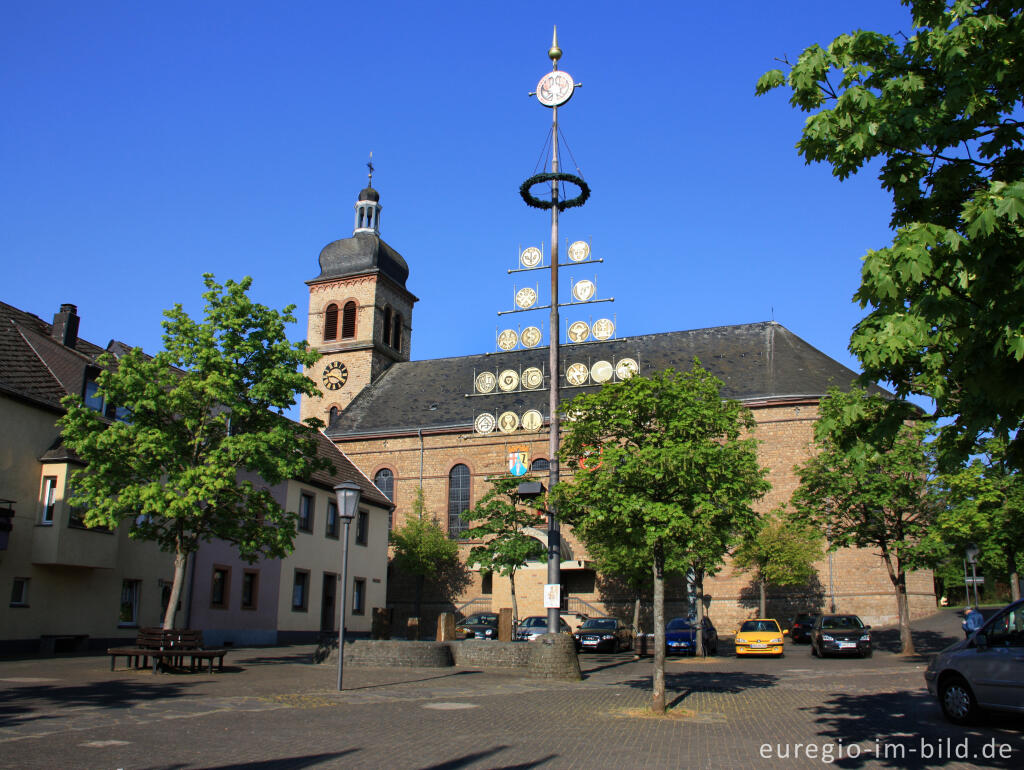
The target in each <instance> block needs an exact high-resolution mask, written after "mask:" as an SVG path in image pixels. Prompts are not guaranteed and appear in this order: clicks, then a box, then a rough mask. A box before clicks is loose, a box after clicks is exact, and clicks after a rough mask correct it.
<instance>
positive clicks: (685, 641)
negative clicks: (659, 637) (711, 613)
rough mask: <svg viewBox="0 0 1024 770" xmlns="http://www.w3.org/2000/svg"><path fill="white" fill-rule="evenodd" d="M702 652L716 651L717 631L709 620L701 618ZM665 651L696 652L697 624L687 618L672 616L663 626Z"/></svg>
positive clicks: (683, 653) (672, 652)
mask: <svg viewBox="0 0 1024 770" xmlns="http://www.w3.org/2000/svg"><path fill="white" fill-rule="evenodd" d="M702 627H703V641H704V654H705V655H715V654H717V653H718V632H717V631H716V630H715V627H714V625H712V623H711V621H710V620H709V619H708V618H707V617H705V618H703V620H702ZM665 652H667V653H668V654H669V655H672V654H675V655H696V654H697V626H696V625H695V622H694V621H693V620H690V619H689V618H673V619H672V620H670V621H669V622H668V625H666V626H665Z"/></svg>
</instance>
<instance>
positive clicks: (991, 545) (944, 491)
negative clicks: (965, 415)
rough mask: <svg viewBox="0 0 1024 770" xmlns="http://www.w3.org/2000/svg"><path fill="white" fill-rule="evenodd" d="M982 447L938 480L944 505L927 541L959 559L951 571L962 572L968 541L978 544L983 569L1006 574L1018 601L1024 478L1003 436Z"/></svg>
mask: <svg viewBox="0 0 1024 770" xmlns="http://www.w3.org/2000/svg"><path fill="white" fill-rule="evenodd" d="M979 450H980V451H979V456H978V457H976V458H975V459H973V460H972V461H971V462H970V463H969V464H968V465H966V466H964V467H962V468H960V469H959V470H957V471H955V472H952V473H946V474H943V475H942V476H940V477H938V478H937V479H936V481H935V483H936V486H938V487H939V491H938V495H939V496H940V498H941V499H942V501H943V502H944V503H945V505H944V506H942V507H941V508H940V510H939V513H938V515H937V518H936V522H935V526H934V527H933V528H932V529H931V530H930V531H929V533H928V541H929V542H930V544H932V545H933V548H934V550H935V551H936V552H938V553H942V554H943V555H944V556H945V557H946V558H947V559H949V560H950V561H952V562H955V565H954V569H953V570H950V571H951V572H952V573H953V574H955V575H957V576H958V577H959V576H962V573H960V572H959V570H960V566H959V565H960V562H961V560H962V559H963V554H964V551H965V549H966V547H967V545H968V544H969V543H975V544H977V545H978V547H979V561H980V562H981V567H982V571H983V572H984V574H985V575H988V576H995V575H1006V576H1007V580H1008V582H1009V584H1010V596H1011V598H1012V599H1013V600H1014V601H1016V600H1017V599H1019V598H1020V568H1021V563H1022V561H1024V479H1022V478H1021V474H1020V473H1019V472H1018V471H1016V470H1015V469H1012V468H1009V467H1008V466H1007V464H1006V462H1005V460H1004V457H1005V451H1006V443H1005V442H1004V441H1002V440H1000V439H988V440H987V441H985V442H983V444H982V445H981V446H980V447H979Z"/></svg>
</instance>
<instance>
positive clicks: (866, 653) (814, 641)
mask: <svg viewBox="0 0 1024 770" xmlns="http://www.w3.org/2000/svg"><path fill="white" fill-rule="evenodd" d="M846 654H852V655H860V656H861V657H862V658H870V657H871V626H865V625H864V623H863V622H861V619H860V618H858V617H857V616H856V615H819V616H818V619H817V620H815V621H814V627H813V628H812V629H811V655H818V656H820V657H825V656H826V655H846Z"/></svg>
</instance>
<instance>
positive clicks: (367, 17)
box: [0, 0, 911, 368]
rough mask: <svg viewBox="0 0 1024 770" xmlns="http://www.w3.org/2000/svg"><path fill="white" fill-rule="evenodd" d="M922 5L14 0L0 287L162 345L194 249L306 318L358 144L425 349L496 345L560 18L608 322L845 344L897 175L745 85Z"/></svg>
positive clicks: (10, 298)
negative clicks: (828, 144) (575, 85)
mask: <svg viewBox="0 0 1024 770" xmlns="http://www.w3.org/2000/svg"><path fill="white" fill-rule="evenodd" d="M909 18H910V17H909V13H908V11H907V9H905V8H904V7H903V6H901V5H899V4H898V3H897V2H896V0H866V1H865V2H860V3H821V2H804V1H802V0H801V1H799V2H792V1H791V2H787V3H785V4H767V3H763V2H757V3H753V2H743V1H741V2H735V3H730V4H709V3H705V4H697V3H679V2H671V3H669V2H664V3H663V2H648V3H643V4H636V5H633V4H626V3H621V2H618V3H610V2H608V3H605V2H593V1H591V2H578V3H577V2H559V3H551V2H546V3H535V2H517V3H501V4H499V3H481V2H476V3H467V2H447V3H441V4H437V3H411V2H410V3H397V2H387V1H386V0H383V1H381V2H373V3H337V2H335V3H329V2H308V3H305V2H304V3H261V2H247V3H241V2H213V3H187V2H184V3H174V4H156V3H135V2H102V0H97V2H92V3H88V4H84V3H77V2H76V3H72V2H63V3H61V2H46V0H35V1H34V2H31V3H5V4H3V7H2V9H0V105H2V111H3V117H2V118H0V260H2V262H0V266H2V269H0V300H3V301H5V302H8V303H10V304H12V305H15V306H17V307H19V308H22V309H24V310H28V311H30V312H34V313H36V314H37V315H40V316H41V317H43V318H44V319H47V320H49V319H50V318H51V317H52V315H53V313H54V312H55V311H56V310H57V309H58V306H59V304H60V303H62V302H72V303H74V304H76V305H77V306H78V308H79V314H80V316H81V317H82V325H81V334H82V335H83V336H84V337H86V338H87V339H90V340H92V341H95V342H97V343H99V344H105V343H106V342H107V341H108V340H109V339H111V338H117V339H120V340H122V341H124V342H127V343H129V344H132V345H140V346H142V347H143V348H145V349H146V350H148V351H150V352H155V351H156V350H158V349H159V347H160V334H161V329H160V325H159V324H160V320H161V312H162V310H163V309H165V308H168V307H170V306H171V305H172V304H173V303H175V302H181V303H183V304H184V305H185V306H186V308H187V309H189V310H190V312H193V313H196V314H198V313H199V312H200V311H201V300H200V292H201V290H202V283H201V274H202V273H204V272H212V273H214V274H215V275H216V277H217V278H218V279H221V280H223V279H226V278H241V277H242V276H245V275H251V276H253V278H254V287H253V295H254V296H255V297H256V298H257V299H258V300H259V301H261V302H264V303H266V304H268V305H271V306H273V307H278V308H280V307H283V306H284V305H287V304H292V303H294V304H295V305H297V306H298V308H297V313H298V315H299V317H300V323H299V324H297V325H296V326H295V327H294V328H293V331H292V338H293V339H301V338H302V337H304V336H305V312H306V304H307V288H306V286H305V283H304V281H306V280H308V279H310V278H313V277H315V276H316V275H317V274H318V272H319V269H318V265H317V256H318V254H319V252H320V249H321V248H323V246H324V245H326V244H327V243H328V242H330V241H333V240H335V239H337V238H343V237H347V236H349V235H351V233H352V226H353V212H352V206H353V203H354V201H355V198H356V193H357V192H358V191H359V190H360V189H361V188H362V187H363V186H364V184H365V182H366V168H365V163H366V160H367V156H368V154H369V152H370V151H371V150H372V151H373V157H374V164H375V166H376V169H377V172H376V174H375V176H374V186H375V187H376V188H377V189H378V190H379V191H380V194H381V203H382V205H383V213H382V228H381V235H382V237H383V238H384V239H385V240H386V241H387V242H388V243H389V244H390V245H391V246H393V247H394V248H395V249H397V250H398V251H399V252H401V253H402V254H403V255H404V256H405V258H406V260H407V261H408V263H409V265H410V271H411V272H410V277H409V281H408V287H409V289H410V290H411V291H412V292H413V293H414V294H416V295H417V296H418V297H419V298H420V302H419V303H418V304H417V306H416V308H415V311H414V315H413V333H412V345H413V348H412V351H413V358H416V359H422V358H433V357H440V356H453V355H463V354H470V353H479V352H484V351H489V350H494V349H495V341H494V340H495V331H496V329H497V327H498V326H499V325H502V326H504V325H505V324H503V323H502V321H501V320H499V319H498V317H497V315H496V312H497V311H498V310H506V309H511V308H512V307H513V284H514V283H515V282H516V279H514V278H513V277H510V276H508V275H507V273H506V270H507V269H508V268H510V267H514V266H515V259H516V254H517V251H518V249H519V248H521V247H524V246H526V245H539V244H540V243H541V242H545V243H546V241H547V240H548V239H549V236H550V230H549V218H548V215H547V213H546V212H540V211H537V210H534V209H530V208H527V207H526V206H525V205H524V204H523V202H522V201H521V200H520V198H519V195H518V188H519V184H520V183H521V182H522V181H523V180H524V179H526V178H527V177H528V176H530V175H532V174H533V173H534V171H535V168H536V165H537V161H538V157H539V156H540V154H541V150H542V146H543V144H544V140H545V137H546V134H547V132H548V129H549V127H550V120H551V114H550V111H549V110H547V109H546V108H544V107H542V106H541V105H540V104H539V103H538V102H537V101H536V99H531V98H529V97H528V96H527V94H528V92H530V91H532V90H533V89H534V87H535V86H536V84H537V81H538V80H539V78H540V77H541V76H542V75H543V74H544V73H545V72H547V71H548V70H549V69H550V62H549V60H548V58H547V50H548V47H549V45H550V42H551V31H552V26H553V25H554V24H557V25H558V31H559V32H558V34H559V43H560V46H561V48H562V50H563V52H564V55H563V58H562V60H561V63H560V65H561V68H562V69H564V70H566V71H568V72H569V73H570V74H571V75H572V76H573V77H574V79H575V80H576V81H577V82H582V84H583V87H582V88H581V89H579V90H578V91H577V93H576V95H575V96H574V97H573V99H572V101H571V102H570V103H569V104H568V105H567V106H566V107H565V108H564V109H562V110H560V123H561V127H562V131H563V133H564V135H565V137H566V139H567V141H568V144H569V147H570V148H571V150H572V153H573V155H574V157H575V160H576V162H577V163H578V166H579V168H580V169H581V170H582V172H583V176H584V177H585V178H586V180H587V182H588V183H589V185H590V187H591V188H592V191H593V194H592V197H591V199H590V202H589V203H588V204H587V205H586V206H585V207H583V208H580V209H573V210H570V211H568V212H566V213H565V214H564V215H563V217H562V236H563V238H568V239H569V240H577V239H587V240H590V241H591V242H592V247H593V254H594V256H595V257H601V258H603V259H604V260H605V261H604V264H603V265H601V266H600V267H596V268H595V269H594V270H592V271H587V270H584V271H580V274H579V276H578V277H581V278H582V277H588V278H591V279H592V280H596V283H597V289H598V296H602V297H608V296H614V297H615V300H616V301H615V303H614V304H613V305H612V306H611V311H612V312H614V314H615V317H616V320H617V323H618V333H619V335H620V336H628V335H634V334H644V333H650V332H659V331H671V330H679V329H692V328H702V327H708V326H718V325H726V324H737V323H747V322H756V321H764V320H768V319H770V318H772V317H773V315H774V319H775V320H777V321H779V322H780V323H782V324H783V325H785V326H786V327H787V328H789V329H790V330H791V331H793V332H794V333H796V334H798V335H799V336H801V337H803V338H804V339H806V340H807V341H808V342H810V343H811V344H813V345H815V346H816V347H818V348H820V349H821V350H823V351H824V352H826V353H828V354H829V355H831V356H833V357H834V358H836V359H837V360H839V361H842V362H844V363H846V364H847V365H849V366H851V367H854V368H856V362H855V360H854V359H853V358H852V357H851V356H850V355H849V353H848V352H847V344H848V340H849V335H850V330H851V327H852V326H853V324H854V323H855V322H856V321H857V320H858V319H859V318H860V317H861V316H862V315H863V311H861V310H860V308H859V307H857V306H856V305H854V304H853V302H852V301H851V297H852V295H853V293H854V291H855V290H856V288H857V285H858V278H859V271H860V258H861V257H862V256H863V255H864V253H865V252H866V251H867V250H868V249H871V248H879V247H882V246H884V245H886V244H887V243H888V242H889V241H890V240H891V233H890V231H889V226H888V220H889V214H890V209H891V203H890V199H889V197H888V195H887V194H886V193H885V192H883V191H882V190H881V189H880V187H879V185H878V181H877V178H876V171H875V170H873V169H867V170H865V171H864V172H862V173H861V174H860V175H859V176H857V177H854V178H852V179H850V180H847V181H844V182H839V181H838V180H837V179H835V178H834V177H833V176H832V175H831V171H830V169H829V168H827V167H824V166H820V165H819V166H806V165H804V163H803V161H802V159H801V158H800V157H799V156H798V155H797V154H796V151H795V149H794V144H795V142H796V141H797V139H798V138H799V132H800V128H801V126H802V124H803V120H804V116H803V115H802V114H800V113H799V112H797V111H795V110H794V109H793V108H791V107H790V106H789V104H788V101H787V98H786V95H785V94H784V93H783V92H781V91H779V92H776V93H772V94H769V95H767V96H764V97H760V98H758V97H755V96H754V84H755V83H756V81H757V78H758V76H759V75H760V74H761V73H762V72H764V71H765V70H767V69H771V68H773V67H775V66H778V65H777V62H775V61H774V59H775V57H782V56H789V57H790V58H793V59H795V57H796V56H797V55H798V54H799V53H800V51H802V50H803V49H804V48H805V47H806V46H808V45H810V44H812V43H822V44H827V43H828V42H829V41H831V40H832V39H833V38H834V37H835V36H836V35H838V34H841V33H843V32H849V31H851V30H852V29H855V28H858V27H861V28H865V29H875V30H877V31H880V32H885V33H890V34H896V33H898V32H904V33H907V34H909V33H910V32H911V28H910V21H909ZM568 166H569V168H568V169H567V170H574V169H573V164H571V163H570V164H568ZM564 280H565V279H563V281H564ZM566 282H567V281H566ZM519 285H520V286H521V285H522V279H519ZM595 307H596V308H597V310H595V311H593V312H594V316H595V317H597V315H598V314H599V311H600V315H604V312H603V311H604V310H605V309H607V308H608V306H600V305H599V306H595ZM544 315H545V314H543V313H541V314H538V317H537V320H544V321H546V317H545V318H543V319H542V318H541V316H544ZM518 320H519V319H518V318H517V321H518Z"/></svg>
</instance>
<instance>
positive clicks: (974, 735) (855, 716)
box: [801, 692, 1021, 767]
mask: <svg viewBox="0 0 1024 770" xmlns="http://www.w3.org/2000/svg"><path fill="white" fill-rule="evenodd" d="M801 710H802V711H805V712H809V713H811V714H815V715H817V716H816V718H815V720H814V721H815V722H816V723H817V724H818V725H819V726H820V730H819V733H818V734H819V735H821V736H823V737H826V738H827V739H829V740H825V741H820V742H819V745H820V746H826V745H830V744H831V746H832V753H833V757H834V762H833V763H832V764H834V765H835V766H836V767H864V766H868V765H870V766H872V767H874V766H882V767H941V766H943V765H948V764H956V765H957V766H963V763H964V762H969V763H972V764H973V763H979V764H982V765H984V766H986V767H1020V760H1021V758H1020V744H1019V740H1018V739H1017V738H1015V737H1013V736H1008V735H1000V733H999V732H998V731H999V730H1013V731H1016V732H1018V733H1019V732H1020V731H1021V722H1020V718H1019V717H1017V716H1014V715H1007V714H995V713H991V712H988V713H984V714H983V716H982V720H983V727H982V726H977V727H959V726H956V725H953V724H950V723H948V722H946V721H945V720H944V719H943V717H942V713H941V711H940V709H939V705H938V703H936V701H935V699H934V698H933V697H932V696H930V695H929V694H928V693H927V692H901V693H870V694H863V695H855V694H836V695H832V696H830V697H829V698H828V699H827V700H826V701H824V702H823V703H821V704H820V705H818V706H811V707H806V708H803V709H801ZM853 744H860V750H859V756H851V753H852V749H854V748H856V747H854V746H853ZM1000 747H1003V749H1002V750H1003V751H1004V756H1002V757H1001V756H1000ZM986 752H988V753H989V755H988V756H986ZM1005 753H1008V754H1009V756H1005ZM818 759H819V761H820V759H821V757H820V756H819V758H818Z"/></svg>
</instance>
